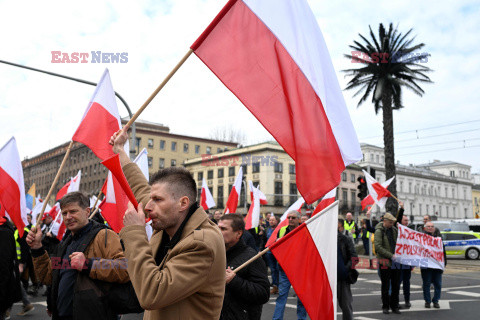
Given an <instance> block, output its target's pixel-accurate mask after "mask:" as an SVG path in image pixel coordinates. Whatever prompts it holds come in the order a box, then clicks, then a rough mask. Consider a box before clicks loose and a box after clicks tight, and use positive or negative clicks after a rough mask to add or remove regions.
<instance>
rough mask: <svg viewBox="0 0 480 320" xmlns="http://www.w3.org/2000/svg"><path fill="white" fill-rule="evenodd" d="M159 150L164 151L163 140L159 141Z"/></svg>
mask: <svg viewBox="0 0 480 320" xmlns="http://www.w3.org/2000/svg"><path fill="white" fill-rule="evenodd" d="M160 150H165V140H160Z"/></svg>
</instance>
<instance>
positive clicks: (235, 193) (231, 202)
mask: <svg viewBox="0 0 480 320" xmlns="http://www.w3.org/2000/svg"><path fill="white" fill-rule="evenodd" d="M242 176H243V169H242V167H240V169H239V170H238V174H237V177H236V178H235V183H234V184H233V187H232V190H230V195H229V196H228V200H227V204H226V206H225V211H224V212H223V213H224V214H227V213H235V212H236V211H237V206H238V199H239V197H240V191H241V190H242Z"/></svg>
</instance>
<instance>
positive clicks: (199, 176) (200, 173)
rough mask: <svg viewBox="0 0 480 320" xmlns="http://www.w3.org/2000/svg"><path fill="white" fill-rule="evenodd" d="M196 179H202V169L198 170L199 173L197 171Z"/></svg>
mask: <svg viewBox="0 0 480 320" xmlns="http://www.w3.org/2000/svg"><path fill="white" fill-rule="evenodd" d="M197 180H198V181H201V180H203V171H200V172H199V173H197Z"/></svg>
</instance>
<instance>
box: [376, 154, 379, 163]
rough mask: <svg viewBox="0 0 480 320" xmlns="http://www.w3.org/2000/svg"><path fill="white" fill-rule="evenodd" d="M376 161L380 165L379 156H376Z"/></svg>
mask: <svg viewBox="0 0 480 320" xmlns="http://www.w3.org/2000/svg"><path fill="white" fill-rule="evenodd" d="M375 159H376V160H377V161H376V162H377V163H380V157H379V156H378V154H377V155H376V156H375Z"/></svg>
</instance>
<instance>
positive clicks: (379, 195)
mask: <svg viewBox="0 0 480 320" xmlns="http://www.w3.org/2000/svg"><path fill="white" fill-rule="evenodd" d="M362 171H363V174H364V175H365V181H366V182H367V188H368V193H369V195H370V196H372V198H373V201H375V203H376V204H377V205H378V206H379V207H380V209H382V210H384V209H385V204H386V203H387V198H389V197H391V196H392V194H391V193H390V191H388V189H387V187H388V186H389V185H390V183H392V181H393V179H395V177H391V178H390V179H388V180H387V181H385V182H384V183H382V184H380V183H379V182H378V181H377V180H375V179H373V177H372V176H371V175H370V174H369V173H368V172H367V171H365V170H362Z"/></svg>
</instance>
